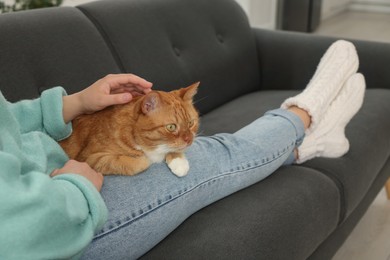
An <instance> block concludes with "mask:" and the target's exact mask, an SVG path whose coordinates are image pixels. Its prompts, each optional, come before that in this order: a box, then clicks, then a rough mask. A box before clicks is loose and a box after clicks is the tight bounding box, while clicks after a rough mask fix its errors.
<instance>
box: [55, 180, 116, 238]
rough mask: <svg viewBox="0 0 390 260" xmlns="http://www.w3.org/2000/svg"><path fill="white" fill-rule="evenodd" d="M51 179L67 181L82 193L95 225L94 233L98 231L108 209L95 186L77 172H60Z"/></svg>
mask: <svg viewBox="0 0 390 260" xmlns="http://www.w3.org/2000/svg"><path fill="white" fill-rule="evenodd" d="M53 179H56V180H65V181H69V182H71V183H72V184H73V185H75V186H76V187H77V188H78V189H79V190H80V191H81V192H82V193H83V195H84V197H85V199H86V200H87V202H88V206H89V212H90V215H91V219H92V223H93V226H94V227H95V233H97V232H98V231H100V230H101V229H102V228H103V225H104V223H105V222H106V221H107V217H108V210H107V207H106V204H105V202H104V200H103V198H102V196H101V195H100V193H99V191H98V190H97V189H96V188H95V186H93V184H92V183H91V182H90V181H89V180H87V179H86V178H85V177H83V176H80V175H77V174H60V175H57V176H55V177H54V178H53Z"/></svg>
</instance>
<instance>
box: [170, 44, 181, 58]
mask: <svg viewBox="0 0 390 260" xmlns="http://www.w3.org/2000/svg"><path fill="white" fill-rule="evenodd" d="M172 48H173V52H174V53H175V54H176V56H178V57H180V54H181V52H180V50H179V48H177V47H175V46H173V47H172Z"/></svg>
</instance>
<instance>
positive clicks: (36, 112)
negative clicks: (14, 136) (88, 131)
mask: <svg viewBox="0 0 390 260" xmlns="http://www.w3.org/2000/svg"><path fill="white" fill-rule="evenodd" d="M65 95H66V92H65V90H64V89H63V88H62V87H55V88H51V89H48V90H45V91H44V92H43V93H42V95H41V97H40V98H37V99H34V100H22V101H19V102H16V103H9V102H8V108H9V110H10V111H11V113H12V114H13V116H14V117H15V118H16V119H17V121H18V122H19V124H20V128H21V129H20V131H21V132H22V133H26V132H31V131H41V132H45V133H47V134H48V135H50V136H51V137H52V138H53V139H55V140H57V141H59V140H62V139H65V138H67V137H68V136H69V135H70V134H71V132H72V125H71V123H68V124H65V122H64V119H63V113H62V107H63V102H62V97H63V96H65Z"/></svg>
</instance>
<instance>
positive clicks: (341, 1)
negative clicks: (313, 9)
mask: <svg viewBox="0 0 390 260" xmlns="http://www.w3.org/2000/svg"><path fill="white" fill-rule="evenodd" d="M351 3H352V0H322V10H321V20H324V19H327V18H329V17H331V16H334V15H336V14H339V13H341V12H343V11H345V10H347V9H348V8H349V5H350V4H351Z"/></svg>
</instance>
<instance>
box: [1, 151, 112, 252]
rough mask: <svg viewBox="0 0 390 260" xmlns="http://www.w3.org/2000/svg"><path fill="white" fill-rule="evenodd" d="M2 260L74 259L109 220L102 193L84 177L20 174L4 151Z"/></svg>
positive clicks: (18, 163) (16, 163)
mask: <svg viewBox="0 0 390 260" xmlns="http://www.w3.org/2000/svg"><path fill="white" fill-rule="evenodd" d="M0 165H1V168H0V197H1V200H0V219H1V221H0V230H1V232H0V259H74V258H76V257H77V256H79V255H80V254H81V253H82V251H83V249H84V248H85V247H86V246H87V245H88V244H89V243H90V241H91V240H92V238H93V235H94V233H95V232H97V231H98V230H99V229H101V227H102V225H103V223H104V222H105V220H106V218H107V208H106V206H105V204H104V201H103V199H102V197H101V196H100V194H99V192H98V191H97V190H96V189H95V187H93V186H92V184H91V183H90V182H89V181H88V180H87V179H85V178H84V177H82V176H78V175H75V174H63V175H59V176H57V177H55V178H50V177H49V176H47V175H46V174H43V173H40V172H35V171H31V172H27V173H23V174H21V171H22V169H21V164H20V161H19V159H18V158H17V157H16V156H14V155H12V154H8V153H5V152H1V151H0Z"/></svg>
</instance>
